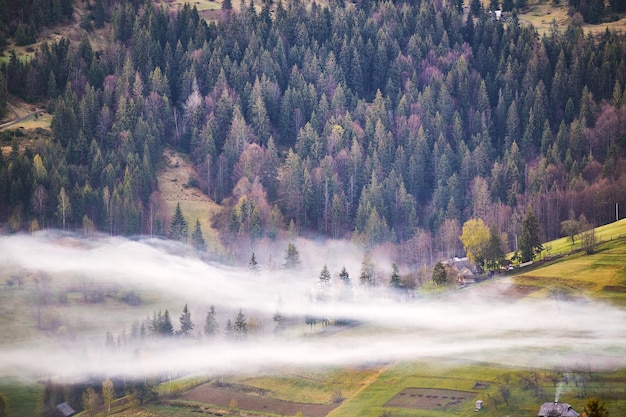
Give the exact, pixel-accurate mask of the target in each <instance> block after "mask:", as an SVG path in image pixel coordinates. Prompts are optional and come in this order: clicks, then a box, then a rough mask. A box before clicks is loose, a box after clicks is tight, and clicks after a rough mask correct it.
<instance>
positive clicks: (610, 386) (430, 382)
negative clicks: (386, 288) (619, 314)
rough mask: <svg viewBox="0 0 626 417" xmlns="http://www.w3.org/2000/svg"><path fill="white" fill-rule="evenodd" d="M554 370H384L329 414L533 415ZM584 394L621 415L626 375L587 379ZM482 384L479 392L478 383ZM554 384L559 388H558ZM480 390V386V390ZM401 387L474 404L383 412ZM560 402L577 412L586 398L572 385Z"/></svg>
mask: <svg viewBox="0 0 626 417" xmlns="http://www.w3.org/2000/svg"><path fill="white" fill-rule="evenodd" d="M554 373H555V371H554V370H539V369H505V368H500V367H494V366H491V365H488V364H465V365H464V364H461V363H448V364H446V363H441V362H440V361H438V362H435V361H433V362H418V363H399V364H396V365H394V366H392V367H391V368H389V369H388V370H386V371H385V372H384V373H383V374H382V375H381V376H380V377H379V378H378V379H377V380H376V381H374V382H373V383H372V384H371V385H369V386H368V387H367V388H366V389H364V390H363V391H362V392H361V393H360V394H359V395H358V396H357V397H356V398H354V399H352V400H350V401H346V402H345V403H344V404H342V405H341V406H340V407H338V408H336V409H335V410H334V411H333V412H331V413H330V414H329V417H352V416H361V417H379V416H381V415H382V414H383V413H385V412H387V413H390V415H392V416H394V417H395V416H420V417H444V416H467V415H470V414H472V415H485V416H506V415H511V416H532V415H536V413H537V411H539V407H540V406H541V404H543V403H544V402H546V401H554V398H555V392H556V389H557V388H556V385H555V383H554V382H553V381H552V380H551V379H550V376H551V375H553V374H554ZM527 378H536V380H537V381H539V384H538V388H537V389H536V390H535V389H524V388H523V387H522V383H521V381H523V380H524V379H527ZM588 379H589V382H588V386H587V388H586V389H587V391H586V394H587V396H589V397H598V398H601V399H602V401H604V402H605V404H606V406H607V408H609V410H610V412H611V415H624V412H625V411H626V399H624V398H623V395H621V394H622V393H623V392H624V389H625V388H626V371H624V370H622V371H620V372H616V373H611V374H590V375H589V376H588ZM477 382H479V383H485V384H486V386H485V388H477V385H476V383H477ZM557 385H558V383H557ZM483 386H484V385H483ZM501 387H506V389H508V391H509V392H510V397H509V401H508V402H509V404H508V405H507V404H506V403H505V401H504V400H503V397H502V394H501V389H502V388H501ZM405 388H431V389H432V388H437V389H444V390H456V391H466V392H471V393H473V395H474V399H472V400H468V401H465V402H464V403H462V404H459V405H458V406H456V407H450V408H447V409H443V408H437V407H435V408H434V409H431V410H426V409H409V408H395V407H386V406H385V404H386V403H387V402H388V401H389V400H391V399H392V398H394V397H395V396H396V395H397V394H398V393H400V392H401V391H403V390H404V389H405ZM563 390H564V392H563V393H562V394H561V396H560V398H559V401H563V402H567V403H569V404H570V405H572V406H573V407H574V409H575V410H577V411H578V412H581V411H582V410H583V408H584V406H585V404H586V401H587V399H586V398H578V393H579V388H577V387H576V386H575V383H574V382H573V381H570V382H568V384H567V385H566V386H564V387H563ZM476 400H482V401H483V409H482V410H481V411H480V412H475V401H476Z"/></svg>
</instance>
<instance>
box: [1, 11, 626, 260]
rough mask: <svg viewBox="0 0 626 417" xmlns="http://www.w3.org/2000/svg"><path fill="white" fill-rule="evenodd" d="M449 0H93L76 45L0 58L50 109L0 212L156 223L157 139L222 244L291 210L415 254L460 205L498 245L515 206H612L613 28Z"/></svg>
mask: <svg viewBox="0 0 626 417" xmlns="http://www.w3.org/2000/svg"><path fill="white" fill-rule="evenodd" d="M454 3H455V5H451V4H448V3H447V2H438V1H434V2H433V1H411V2H402V1H389V0H388V1H365V0H364V1H359V2H357V3H356V4H353V3H349V2H345V3H344V2H343V1H331V2H329V4H328V5H324V6H320V5H319V4H316V3H309V2H302V1H288V2H281V1H278V2H277V3H275V4H273V3H272V2H271V1H267V2H265V3H264V5H263V6H262V7H256V8H255V7H254V6H253V5H252V4H250V5H247V4H242V5H241V7H240V11H239V10H235V9H231V8H229V7H224V9H223V13H222V17H221V19H220V20H219V21H215V22H209V23H207V22H206V21H205V20H203V19H201V18H200V16H199V14H198V11H197V10H196V9H195V8H192V7H190V6H185V7H184V8H181V9H180V10H178V11H176V12H173V11H168V10H165V9H162V8H160V7H157V6H154V5H152V4H151V2H148V1H144V2H141V1H135V2H120V3H114V2H105V3H104V4H103V3H102V2H100V1H96V2H95V3H93V4H92V5H91V10H92V13H91V15H89V16H88V17H87V18H83V21H81V26H83V27H84V29H85V34H84V36H83V37H82V39H81V40H80V41H79V42H70V41H69V40H67V39H62V40H60V41H58V42H54V43H44V44H43V45H42V47H41V48H40V49H39V50H38V52H37V54H36V57H35V58H34V59H32V60H30V61H28V62H22V61H21V60H19V59H17V57H15V56H13V57H12V58H11V59H10V61H9V63H8V64H6V65H4V66H3V68H2V69H3V73H4V76H5V78H6V79H7V89H8V92H9V94H11V95H13V96H16V97H19V98H22V99H25V100H27V101H30V102H38V103H44V104H45V105H47V106H48V108H49V110H50V111H52V112H53V113H54V120H53V123H52V132H51V134H50V135H46V134H45V132H40V133H39V140H38V141H36V142H35V145H34V146H32V147H27V148H26V149H25V150H21V149H20V146H19V138H17V139H14V142H13V151H12V152H10V153H6V154H5V155H3V156H2V159H0V220H1V221H2V222H8V224H9V228H10V230H12V231H17V230H26V229H37V228H40V227H59V228H64V229H69V230H78V229H80V230H85V231H91V230H100V231H103V232H108V233H111V234H125V235H134V234H139V233H147V232H148V231H149V230H150V231H152V230H159V231H160V233H162V234H163V235H167V231H168V230H169V225H168V223H169V222H170V220H171V219H169V218H159V216H158V215H156V214H157V213H160V212H161V211H160V210H159V207H160V206H161V205H162V204H163V202H162V199H161V198H160V196H159V193H158V190H157V187H156V180H155V178H156V173H157V170H158V167H159V162H160V159H161V155H162V151H163V149H164V147H173V148H176V149H177V150H179V151H180V152H183V153H187V154H188V155H189V156H190V158H191V160H192V161H193V163H194V164H195V166H196V172H197V176H196V177H195V178H193V179H191V181H190V182H191V183H193V184H194V185H198V186H200V187H201V188H202V189H203V190H204V191H205V192H207V193H208V195H209V196H210V197H212V198H213V199H214V200H215V201H217V202H218V203H220V204H222V205H223V206H224V207H225V214H224V215H223V216H222V217H220V218H217V219H215V222H216V223H215V225H216V227H219V228H220V229H221V231H222V239H223V240H224V241H225V242H228V243H229V244H230V245H234V246H236V243H237V241H240V240H245V241H246V242H249V241H250V239H252V240H253V241H254V240H259V239H263V238H269V239H272V238H275V237H276V236H277V235H279V233H280V231H281V230H284V229H286V228H287V227H289V224H292V227H293V228H295V230H297V231H298V233H301V234H319V235H323V236H326V237H331V238H350V239H354V240H355V241H358V242H361V243H363V244H365V245H368V246H374V245H378V244H382V243H386V242H391V243H392V244H394V245H397V247H398V248H402V249H403V250H402V251H400V252H401V253H403V254H404V256H405V257H404V258H403V259H402V261H403V262H406V263H414V264H420V265H421V264H424V263H427V262H429V261H432V256H433V253H442V254H443V255H446V256H449V255H452V254H455V253H458V252H459V251H460V250H461V249H460V248H459V246H460V241H459V240H458V237H459V236H460V234H461V225H462V224H463V223H464V222H465V221H466V220H468V219H470V218H481V219H483V220H484V222H485V223H486V224H487V225H489V226H495V227H496V228H497V230H498V231H499V232H500V233H502V234H506V239H505V241H506V242H507V243H508V245H509V248H512V246H513V242H514V241H515V236H516V235H518V234H519V233H520V231H521V223H522V219H523V218H524V213H525V212H526V210H527V208H528V207H532V209H533V211H534V212H535V213H536V216H537V218H538V220H539V223H540V226H541V231H542V234H543V238H545V239H552V238H554V237H558V236H559V235H560V233H561V221H563V220H566V219H573V218H578V217H579V216H580V215H581V214H583V215H584V216H585V217H586V219H588V220H589V221H590V222H592V223H595V224H603V223H606V222H609V221H611V220H614V219H615V216H616V204H619V206H620V207H624V208H625V209H626V193H624V192H623V190H624V189H626V170H625V166H626V165H625V164H624V160H623V157H624V148H625V146H626V106H625V105H623V104H624V103H625V102H626V92H625V90H624V85H625V84H626V60H625V57H626V37H624V35H623V34H621V33H615V32H610V31H608V30H607V31H606V32H605V33H604V34H603V35H601V36H599V37H594V36H592V35H586V34H585V33H584V32H583V30H582V28H581V27H580V26H579V25H573V26H570V27H567V28H565V27H559V28H557V27H555V28H554V31H553V32H552V33H550V34H549V35H547V36H543V37H539V35H538V34H537V33H536V32H535V30H534V29H533V28H532V27H525V26H521V25H519V24H518V22H517V19H516V17H515V15H512V16H508V18H507V19H506V20H502V21H496V20H492V19H491V17H490V15H489V14H488V13H487V12H486V11H484V10H482V9H479V10H478V11H477V12H475V14H474V15H472V14H470V15H469V16H468V15H467V14H465V15H463V14H462V13H461V11H460V10H459V8H458V2H454ZM225 4H227V3H225ZM90 19H91V20H90ZM100 26H103V29H98V27H100ZM93 30H101V31H103V32H104V33H105V35H106V38H107V39H109V42H108V43H107V44H106V46H99V47H98V48H96V47H95V46H94V45H92V44H91V42H90V38H89V36H88V35H89V32H88V31H93ZM14 136H16V135H15V134H5V135H4V138H5V140H11V138H13V137H14ZM192 220H193V219H188V221H192ZM426 254H428V255H426ZM246 256H247V254H246ZM427 256H428V258H427Z"/></svg>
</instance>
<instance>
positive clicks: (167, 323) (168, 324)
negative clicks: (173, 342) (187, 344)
mask: <svg viewBox="0 0 626 417" xmlns="http://www.w3.org/2000/svg"><path fill="white" fill-rule="evenodd" d="M159 333H160V334H161V335H162V336H172V335H173V334H174V326H173V325H172V319H170V312H169V311H168V310H165V313H164V314H163V320H162V321H161V323H160V332H159Z"/></svg>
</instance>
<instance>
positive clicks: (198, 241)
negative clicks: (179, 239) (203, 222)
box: [191, 219, 206, 251]
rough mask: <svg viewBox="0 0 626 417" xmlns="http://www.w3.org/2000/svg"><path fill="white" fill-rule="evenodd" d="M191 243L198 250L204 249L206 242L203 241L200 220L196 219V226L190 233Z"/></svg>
mask: <svg viewBox="0 0 626 417" xmlns="http://www.w3.org/2000/svg"><path fill="white" fill-rule="evenodd" d="M191 243H192V245H193V247H194V248H196V250H198V251H205V250H206V242H205V241H204V236H203V235H202V229H201V228H200V220H199V219H196V227H195V228H194V230H193V233H192V234H191Z"/></svg>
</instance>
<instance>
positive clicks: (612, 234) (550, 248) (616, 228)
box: [539, 219, 626, 259]
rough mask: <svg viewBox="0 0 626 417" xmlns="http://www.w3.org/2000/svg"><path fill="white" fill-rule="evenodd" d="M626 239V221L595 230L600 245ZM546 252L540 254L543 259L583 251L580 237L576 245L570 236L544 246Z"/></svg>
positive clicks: (576, 238) (576, 240) (576, 239)
mask: <svg viewBox="0 0 626 417" xmlns="http://www.w3.org/2000/svg"><path fill="white" fill-rule="evenodd" d="M623 237H626V219H622V220H619V221H616V222H613V223H609V224H606V225H604V226H599V227H596V228H595V238H596V241H597V242H598V243H602V242H607V241H610V240H615V239H619V238H623ZM543 246H544V250H543V251H542V252H541V253H540V254H539V258H540V259H543V258H546V257H550V256H558V255H567V254H570V253H572V252H575V251H577V250H581V241H580V235H576V236H575V238H574V244H573V245H572V241H571V239H570V238H569V237H568V236H565V237H562V238H560V239H556V240H552V241H550V242H546V243H544V244H543Z"/></svg>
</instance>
